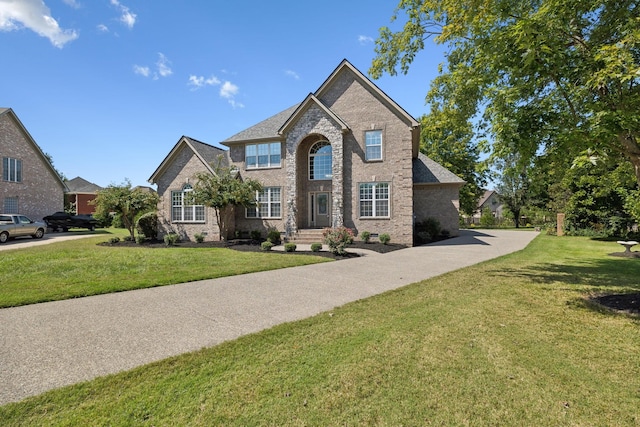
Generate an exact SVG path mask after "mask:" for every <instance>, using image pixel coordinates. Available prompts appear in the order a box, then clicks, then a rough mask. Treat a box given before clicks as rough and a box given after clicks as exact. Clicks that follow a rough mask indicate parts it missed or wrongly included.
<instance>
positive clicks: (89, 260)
mask: <svg viewBox="0 0 640 427" xmlns="http://www.w3.org/2000/svg"><path fill="white" fill-rule="evenodd" d="M113 233H114V234H115V235H118V236H119V237H120V238H122V237H124V236H125V235H126V234H128V233H127V232H126V231H123V230H114V231H113ZM114 234H101V235H99V236H97V237H87V238H83V239H78V240H70V241H64V242H57V243H52V244H49V245H42V246H36V247H31V248H24V249H15V250H9V251H3V252H0V256H1V257H2V262H1V263H0V278H1V279H0V308H5V307H12V306H19V305H25V304H33V303H38V302H45V301H55V300H62V299H68V298H76V297H83V296H89V295H98V294H104V293H110V292H119V291H127V290H132V289H141V288H149V287H153V286H162V285H169V284H175V283H184V282H191V281H194V280H202V279H212V278H216V277H224V276H233V275H237V274H244V273H251V272H256V271H265V270H275V269H279V268H285V267H293V266H297V265H306V264H312V263H317V262H323V261H327V259H326V258H321V257H315V256H303V255H300V256H295V257H283V256H278V254H274V253H256V252H253V253H250V252H239V251H234V250H231V249H222V248H177V247H168V248H157V249H150V248H146V247H142V246H141V247H117V246H114V247H110V246H99V245H98V243H101V242H107V241H108V240H109V238H110V237H113V235H114Z"/></svg>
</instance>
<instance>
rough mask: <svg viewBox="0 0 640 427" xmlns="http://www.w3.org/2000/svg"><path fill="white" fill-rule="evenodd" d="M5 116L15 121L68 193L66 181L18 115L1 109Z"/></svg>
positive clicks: (1, 114) (46, 166)
mask: <svg viewBox="0 0 640 427" xmlns="http://www.w3.org/2000/svg"><path fill="white" fill-rule="evenodd" d="M4 115H6V116H7V117H10V118H11V119H12V120H13V122H14V123H15V125H16V126H17V128H18V129H19V130H20V132H22V134H23V135H24V136H25V139H26V140H27V142H28V143H29V144H30V145H31V147H32V148H33V150H34V151H35V152H36V154H37V156H38V157H39V158H40V161H41V162H42V163H43V164H44V166H45V168H47V169H48V170H49V172H51V174H52V175H53V177H54V179H55V180H56V182H57V183H59V184H60V186H61V187H62V189H63V190H65V191H66V190H67V186H66V185H65V183H64V181H63V180H62V178H61V177H60V175H58V172H57V171H56V170H55V168H54V167H53V165H52V164H51V162H50V161H49V159H48V158H47V156H45V154H44V152H43V151H42V149H41V148H40V146H39V145H38V144H37V143H36V141H35V140H34V139H33V137H31V134H30V133H29V131H27V128H25V127H24V125H23V124H22V122H21V121H20V119H19V118H18V116H17V115H16V113H15V112H14V111H13V110H12V109H11V108H0V117H1V116H4Z"/></svg>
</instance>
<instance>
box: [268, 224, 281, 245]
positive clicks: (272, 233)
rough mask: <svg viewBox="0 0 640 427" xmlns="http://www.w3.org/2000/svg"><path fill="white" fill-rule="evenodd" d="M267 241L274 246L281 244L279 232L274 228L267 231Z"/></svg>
mask: <svg viewBox="0 0 640 427" xmlns="http://www.w3.org/2000/svg"><path fill="white" fill-rule="evenodd" d="M267 241H269V242H271V243H273V244H274V245H279V244H280V243H282V239H281V238H280V232H279V231H278V230H277V229H275V228H271V229H269V232H268V233H267Z"/></svg>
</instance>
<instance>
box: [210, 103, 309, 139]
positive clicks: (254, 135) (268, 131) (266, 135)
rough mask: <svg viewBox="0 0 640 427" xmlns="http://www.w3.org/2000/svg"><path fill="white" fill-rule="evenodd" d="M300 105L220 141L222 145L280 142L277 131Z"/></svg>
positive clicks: (280, 137)
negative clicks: (241, 142) (240, 142)
mask: <svg viewBox="0 0 640 427" xmlns="http://www.w3.org/2000/svg"><path fill="white" fill-rule="evenodd" d="M298 106H300V104H296V105H294V106H292V107H289V108H287V109H286V110H284V111H281V112H279V113H278V114H276V115H273V116H271V117H269V118H268V119H266V120H263V121H261V122H260V123H258V124H256V125H254V126H251V127H250V128H248V129H245V130H243V131H241V132H239V133H237V134H235V135H233V136H232V137H230V138H227V139H225V140H224V141H222V144H224V145H229V144H233V143H234V142H239V141H243V142H244V141H261V140H263V141H266V140H271V141H273V140H277V141H279V140H281V139H282V136H281V135H280V134H278V131H279V130H280V128H281V127H282V125H283V123H285V122H286V121H287V119H288V118H289V117H291V115H292V114H293V113H294V112H295V111H296V109H297V108H298Z"/></svg>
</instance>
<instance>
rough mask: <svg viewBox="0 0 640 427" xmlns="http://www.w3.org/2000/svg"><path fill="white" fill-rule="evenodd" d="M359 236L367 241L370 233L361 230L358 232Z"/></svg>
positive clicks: (369, 238)
mask: <svg viewBox="0 0 640 427" xmlns="http://www.w3.org/2000/svg"><path fill="white" fill-rule="evenodd" d="M360 238H361V239H362V241H363V242H365V243H369V240H371V233H369V232H368V231H363V232H362V233H360Z"/></svg>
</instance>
